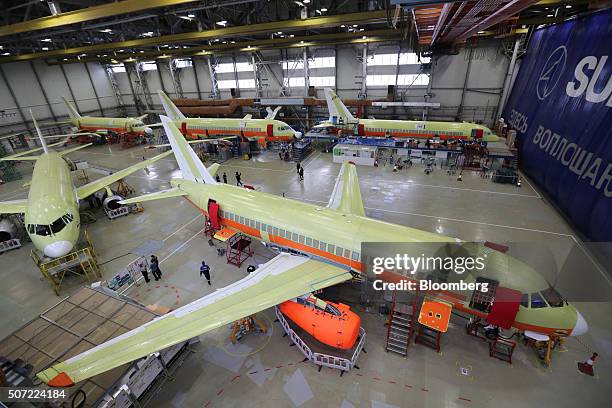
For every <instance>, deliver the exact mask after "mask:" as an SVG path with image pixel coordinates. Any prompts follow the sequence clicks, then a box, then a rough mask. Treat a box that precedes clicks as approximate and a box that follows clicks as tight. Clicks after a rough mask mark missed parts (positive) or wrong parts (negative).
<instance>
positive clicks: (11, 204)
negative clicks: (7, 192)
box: [0, 199, 28, 214]
mask: <svg viewBox="0 0 612 408" xmlns="http://www.w3.org/2000/svg"><path fill="white" fill-rule="evenodd" d="M27 208H28V200H27V199H23V200H12V201H0V214H21V213H25V212H26V209H27Z"/></svg>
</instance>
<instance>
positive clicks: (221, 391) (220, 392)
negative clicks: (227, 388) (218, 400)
mask: <svg viewBox="0 0 612 408" xmlns="http://www.w3.org/2000/svg"><path fill="white" fill-rule="evenodd" d="M221 394H223V388H221V389H220V390H219V392H218V393H217V397H218V396H219V395H221Z"/></svg>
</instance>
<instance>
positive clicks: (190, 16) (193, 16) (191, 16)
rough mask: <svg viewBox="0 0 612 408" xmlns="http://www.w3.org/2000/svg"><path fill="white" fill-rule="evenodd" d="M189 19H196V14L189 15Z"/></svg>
mask: <svg viewBox="0 0 612 408" xmlns="http://www.w3.org/2000/svg"><path fill="white" fill-rule="evenodd" d="M187 17H189V18H195V14H187Z"/></svg>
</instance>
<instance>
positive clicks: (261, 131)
mask: <svg viewBox="0 0 612 408" xmlns="http://www.w3.org/2000/svg"><path fill="white" fill-rule="evenodd" d="M173 123H174V125H175V126H176V127H177V128H178V129H179V130H180V131H181V133H182V134H183V136H185V137H186V138H188V139H201V138H207V137H211V136H243V137H245V138H254V139H264V140H266V141H269V142H275V141H276V142H290V141H291V140H293V137H294V135H295V132H294V131H293V129H292V128H291V127H290V126H289V125H287V124H286V123H284V122H281V121H278V120H274V119H272V120H270V119H244V118H243V119H217V118H187V119H183V120H175V121H173Z"/></svg>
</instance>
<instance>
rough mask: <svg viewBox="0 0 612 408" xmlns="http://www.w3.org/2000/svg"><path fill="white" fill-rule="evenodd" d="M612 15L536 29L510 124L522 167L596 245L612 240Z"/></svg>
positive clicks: (511, 105)
mask: <svg viewBox="0 0 612 408" xmlns="http://www.w3.org/2000/svg"><path fill="white" fill-rule="evenodd" d="M611 74H612V10H607V11H603V12H598V13H595V14H592V15H590V16H587V17H583V18H579V19H576V20H573V21H569V22H565V23H562V24H558V25H554V26H550V27H547V28H545V29H541V30H537V31H536V32H535V33H534V35H533V36H532V38H531V42H530V44H529V48H528V50H527V53H526V54H525V57H524V58H523V60H522V62H521V65H520V70H519V73H518V76H517V78H516V81H515V84H514V86H513V88H512V93H511V95H510V98H509V100H508V103H507V105H506V108H505V111H504V118H506V120H507V121H508V122H509V124H510V126H511V127H512V128H514V129H516V130H517V135H518V140H519V150H520V152H519V154H520V159H521V166H522V169H523V170H524V171H525V172H526V173H527V174H528V175H529V176H530V177H531V178H532V179H533V180H534V181H535V182H536V183H537V184H538V185H539V186H540V187H541V188H543V189H544V190H545V191H546V193H547V195H548V196H549V197H550V198H551V199H552V200H554V201H555V203H556V205H557V206H558V207H559V208H560V209H561V210H562V211H563V212H564V213H565V214H566V215H567V216H568V218H569V219H570V220H571V221H572V222H573V224H574V225H575V226H576V227H577V228H578V229H579V230H580V231H581V232H582V233H583V234H584V235H585V236H586V237H587V238H588V239H590V240H592V241H607V242H610V241H612V75H611Z"/></svg>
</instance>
